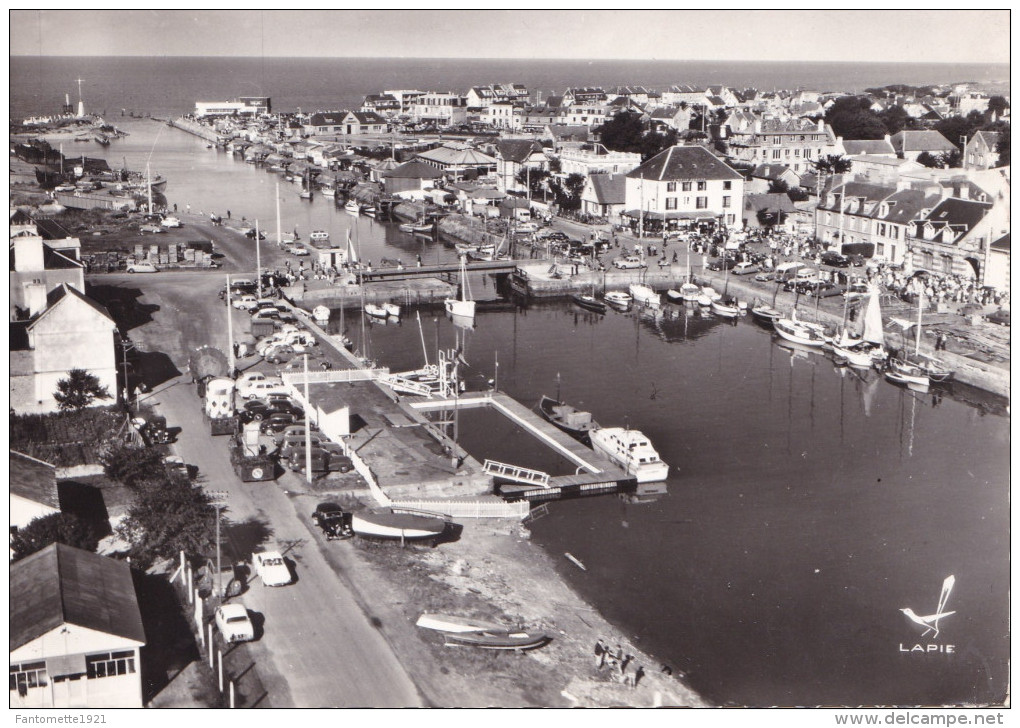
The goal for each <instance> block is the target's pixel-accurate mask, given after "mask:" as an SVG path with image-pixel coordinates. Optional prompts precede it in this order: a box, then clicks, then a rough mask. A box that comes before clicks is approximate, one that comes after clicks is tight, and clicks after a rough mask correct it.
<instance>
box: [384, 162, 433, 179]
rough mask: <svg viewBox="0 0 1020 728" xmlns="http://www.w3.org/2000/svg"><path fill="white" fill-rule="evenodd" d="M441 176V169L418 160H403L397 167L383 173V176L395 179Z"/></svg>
mask: <svg viewBox="0 0 1020 728" xmlns="http://www.w3.org/2000/svg"><path fill="white" fill-rule="evenodd" d="M442 176H443V172H442V170H440V169H436V168H435V167H433V166H432V165H431V164H425V162H419V161H418V160H411V161H410V162H404V163H403V164H401V165H400V166H399V167H394V168H393V169H391V170H389V171H388V172H384V173H383V177H387V178H397V179H436V178H438V177H442Z"/></svg>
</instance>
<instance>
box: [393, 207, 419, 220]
mask: <svg viewBox="0 0 1020 728" xmlns="http://www.w3.org/2000/svg"><path fill="white" fill-rule="evenodd" d="M424 214H425V205H423V204H421V203H420V202H398V203H397V204H396V205H394V206H393V216H394V217H396V218H399V219H401V220H403V221H405V222H415V221H417V220H418V219H420V218H421V216H422V215H424Z"/></svg>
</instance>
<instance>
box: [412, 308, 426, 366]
mask: <svg viewBox="0 0 1020 728" xmlns="http://www.w3.org/2000/svg"><path fill="white" fill-rule="evenodd" d="M414 315H415V316H417V317H418V335H419V336H420V337H421V353H422V355H423V356H424V357H425V366H428V365H429V350H428V349H426V348H425V332H424V331H423V330H422V327H421V313H420V312H419V311H415V312H414Z"/></svg>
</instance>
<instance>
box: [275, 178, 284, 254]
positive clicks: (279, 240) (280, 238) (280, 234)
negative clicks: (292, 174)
mask: <svg viewBox="0 0 1020 728" xmlns="http://www.w3.org/2000/svg"><path fill="white" fill-rule="evenodd" d="M276 244H277V245H280V246H282V245H283V232H282V230H281V229H280V183H279V182H277V183H276Z"/></svg>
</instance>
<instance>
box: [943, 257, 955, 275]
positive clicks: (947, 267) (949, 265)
mask: <svg viewBox="0 0 1020 728" xmlns="http://www.w3.org/2000/svg"><path fill="white" fill-rule="evenodd" d="M942 272H943V273H952V272H953V256H951V255H943V256H942Z"/></svg>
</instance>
